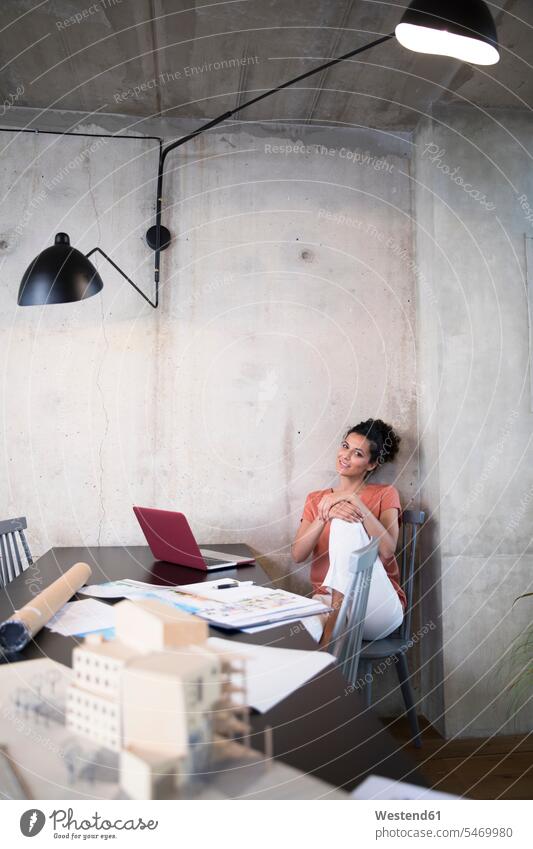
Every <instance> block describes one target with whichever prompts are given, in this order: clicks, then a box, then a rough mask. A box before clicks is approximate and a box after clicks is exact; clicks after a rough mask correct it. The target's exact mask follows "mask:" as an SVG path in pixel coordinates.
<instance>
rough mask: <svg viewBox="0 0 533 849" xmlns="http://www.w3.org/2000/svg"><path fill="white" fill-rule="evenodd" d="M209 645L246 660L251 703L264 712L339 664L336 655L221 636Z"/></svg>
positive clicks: (212, 638)
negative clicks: (225, 638) (263, 644)
mask: <svg viewBox="0 0 533 849" xmlns="http://www.w3.org/2000/svg"><path fill="white" fill-rule="evenodd" d="M207 642H208V644H209V646H210V647H211V648H214V649H216V650H217V651H221V652H228V653H233V654H238V655H240V656H242V657H244V658H245V659H246V684H247V690H248V704H249V706H250V707H252V708H255V709H256V710H258V711H259V712H260V713H266V711H268V710H270V708H272V707H274V705H277V704H278V702H281V701H283V699H285V698H286V697H287V696H289V695H290V694H291V693H293V692H294V691H295V690H297V689H298V687H301V686H302V684H305V682H306V681H309V679H310V678H313V676H314V675H317V674H318V673H319V672H322V671H323V670H324V669H326V668H327V667H328V666H330V665H331V664H332V663H334V662H335V658H334V657H333V655H331V654H327V653H326V652H320V651H300V650H298V649H275V648H271V647H270V646H252V645H249V644H248V643H239V642H238V641H237V640H223V639H220V638H219V637H210V638H209V639H208V641H207Z"/></svg>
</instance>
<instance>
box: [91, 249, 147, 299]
mask: <svg viewBox="0 0 533 849" xmlns="http://www.w3.org/2000/svg"><path fill="white" fill-rule="evenodd" d="M94 253H99V254H102V256H103V257H104V259H107V261H108V262H109V263H111V265H112V266H113V268H115V269H116V270H117V271H118V273H119V274H121V275H122V277H123V278H124V280H127V281H128V283H129V284H130V286H133V288H134V289H135V291H136V292H138V293H139V295H140V296H141V297H142V298H144V300H145V301H146V302H147V303H149V304H150V306H151V307H153V308H154V309H157V306H158V304H159V278H158V277H157V278H156V281H155V301H151V300H150V298H148V297H147V296H146V295H145V294H144V292H143V291H142V290H141V289H139V287H138V286H137V284H136V283H134V282H133V280H131V278H130V277H128V275H127V274H124V272H123V271H122V269H121V268H120V267H119V266H118V265H117V264H116V262H113V260H112V259H111V257H109V256H108V255H107V254H106V253H104V251H103V250H102V248H93V249H92V250H91V251H89V253H88V254H85V256H86V257H87V259H88V258H89V257H90V256H92V254H94Z"/></svg>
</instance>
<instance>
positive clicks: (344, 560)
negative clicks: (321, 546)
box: [303, 519, 403, 640]
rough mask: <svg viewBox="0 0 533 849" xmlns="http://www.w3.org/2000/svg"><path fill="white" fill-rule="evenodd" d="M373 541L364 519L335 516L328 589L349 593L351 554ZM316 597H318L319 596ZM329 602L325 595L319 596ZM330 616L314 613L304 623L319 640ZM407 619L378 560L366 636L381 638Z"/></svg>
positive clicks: (370, 599)
mask: <svg viewBox="0 0 533 849" xmlns="http://www.w3.org/2000/svg"><path fill="white" fill-rule="evenodd" d="M369 542H370V537H369V536H368V534H367V532H366V531H365V529H364V527H363V524H362V523H361V522H345V521H344V520H343V519H332V521H331V528H330V534H329V569H328V573H327V575H326V577H325V579H324V584H323V586H324V588H327V589H328V591H329V592H330V593H331V590H338V591H339V592H341V593H343V595H344V594H345V593H346V590H347V587H348V585H349V582H350V579H351V577H352V576H351V575H350V572H349V571H348V567H349V563H350V555H351V553H352V552H353V551H357V550H358V549H359V548H363V547H364V546H365V545H368V543H369ZM315 597H316V596H315ZM319 598H320V599H321V600H322V601H325V602H326V603H327V598H324V595H321V596H319ZM325 619H326V617H324V616H320V617H319V616H313V617H309V619H307V621H306V620H305V619H304V620H303V622H304V624H305V625H306V627H307V629H308V631H309V632H310V633H311V635H312V636H313V637H315V639H317V640H319V639H320V637H321V636H322V631H323V628H324V624H325ZM402 621H403V608H402V604H401V602H400V599H399V597H398V593H397V592H396V590H395V589H394V587H393V586H392V583H391V581H390V578H389V576H388V575H387V572H386V570H385V567H384V565H383V563H382V562H381V560H380V559H379V557H378V559H377V560H376V562H375V563H374V567H373V569H372V578H371V580H370V589H369V593H368V605H367V609H366V616H365V624H364V627H363V639H365V640H380V639H382V638H383V637H388V636H389V634H391V633H392V632H393V631H395V630H396V628H398V627H399V626H400V625H401V624H402Z"/></svg>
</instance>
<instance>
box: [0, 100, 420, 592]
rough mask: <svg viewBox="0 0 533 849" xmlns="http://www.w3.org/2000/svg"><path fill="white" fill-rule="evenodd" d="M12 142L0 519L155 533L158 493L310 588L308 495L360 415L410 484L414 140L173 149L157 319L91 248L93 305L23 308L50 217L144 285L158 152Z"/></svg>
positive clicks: (321, 482) (295, 140)
mask: <svg viewBox="0 0 533 849" xmlns="http://www.w3.org/2000/svg"><path fill="white" fill-rule="evenodd" d="M47 120H48V121H49V122H50V113H48V116H47ZM83 129H85V130H86V131H88V132H97V131H98V130H104V131H105V130H106V126H105V124H102V126H99V127H96V126H94V125H92V126H85V127H84V128H83ZM167 134H168V135H169V136H170V135H172V136H175V135H177V128H176V127H170V126H169V127H168V128H167ZM0 142H1V144H2V148H3V156H2V157H1V159H0V167H1V168H2V177H1V192H2V196H3V203H2V206H1V209H0V248H1V260H0V262H1V265H0V269H1V270H0V273H1V279H2V291H3V297H2V299H1V302H0V334H1V339H0V344H1V347H2V353H3V355H2V370H3V371H2V421H3V427H2V439H3V447H2V451H1V456H0V464H1V465H0V474H1V477H2V481H3V482H4V483H3V485H2V489H1V494H0V515H1V516H14V515H20V514H25V515H26V516H27V517H28V521H29V526H30V533H29V538H30V542H31V546H32V549H33V552H34V553H35V554H36V555H38V554H40V553H42V552H43V551H45V550H46V549H48V548H49V547H50V546H53V545H75V544H81V543H86V544H102V545H120V544H132V543H141V542H142V541H143V537H142V535H141V532H140V529H139V527H138V526H137V523H136V521H135V519H134V517H133V515H132V512H131V505H132V504H134V503H141V504H142V503H144V504H150V505H157V506H160V507H168V508H175V509H180V510H183V511H184V512H185V513H186V514H187V515H188V517H189V519H190V521H191V523H192V525H193V528H194V530H195V532H196V533H197V535H198V537H199V538H200V539H201V540H202V541H204V542H207V541H219V542H220V541H237V540H245V541H247V542H248V543H250V544H251V546H252V547H253V548H254V549H255V551H256V552H258V553H259V554H260V555H261V556H262V562H263V563H264V564H265V565H266V567H267V568H268V569H269V570H270V572H271V574H272V575H273V576H284V575H286V574H287V573H289V572H290V573H291V575H292V579H291V581H290V582H289V583H290V585H291V586H293V587H295V588H304V587H305V588H307V586H308V585H307V573H308V567H307V566H305V567H301V566H300V567H297V568H295V567H294V565H293V564H292V563H291V561H290V556H289V554H288V546H289V544H290V541H291V540H292V537H293V535H294V532H295V530H296V527H297V525H298V523H299V519H300V515H301V509H302V506H303V502H304V499H305V496H306V494H307V492H309V491H310V490H312V489H317V488H320V487H326V486H329V485H330V483H331V482H332V481H333V480H334V459H335V451H336V447H337V445H338V442H339V440H340V438H341V434H342V431H343V429H344V428H345V427H346V426H347V425H349V424H351V423H355V422H356V421H358V420H360V419H362V418H366V417H368V416H370V415H375V416H381V417H383V418H384V419H386V420H390V421H391V422H392V423H393V424H394V425H396V426H397V427H398V429H399V431H400V432H401V434H402V436H403V439H404V441H403V448H402V452H401V454H400V458H399V461H398V462H397V464H396V466H395V468H389V469H386V470H385V472H384V477H385V478H386V479H388V480H395V481H396V483H397V485H398V486H399V488H400V490H401V493H402V496H403V499H404V501H405V502H407V501H409V499H410V498H411V497H412V495H413V494H414V495H415V496H416V487H417V457H416V448H417V436H416V395H417V392H416V361H415V348H416V344H415V324H414V299H413V292H414V279H413V273H412V263H413V253H412V250H413V249H412V237H413V233H412V217H411V188H410V178H409V167H410V164H409V156H410V143H409V141H408V140H407V139H406V138H403V137H398V136H392V135H388V134H385V133H378V132H375V133H373V132H368V131H363V130H353V131H340V130H327V131H324V130H316V129H312V128H305V129H292V130H291V129H287V128H276V127H268V128H266V127H256V128H255V129H250V130H248V131H247V132H237V131H236V132H232V133H228V132H221V133H219V134H216V135H210V136H209V137H202V138H201V139H199V140H197V141H196V142H195V143H193V144H189V145H188V146H187V147H186V148H184V149H183V150H182V151H180V152H179V153H178V154H177V155H175V156H174V157H173V158H172V157H171V158H170V159H169V174H168V179H167V182H166V186H165V203H166V204H168V205H169V207H170V209H169V211H168V212H167V213H166V215H165V221H166V223H167V224H168V226H169V227H170V229H171V230H172V233H173V236H174V239H173V243H172V246H171V247H170V248H169V249H168V250H167V251H166V252H165V253H164V255H163V263H162V266H163V267H162V280H163V281H164V283H163V286H162V292H161V306H160V309H159V310H158V311H157V312H154V311H153V310H152V309H151V308H150V307H149V306H148V305H146V304H145V303H144V302H143V301H142V299H141V298H139V296H138V295H137V294H136V293H135V292H134V291H133V290H132V289H130V287H129V286H128V284H127V283H125V282H123V281H122V280H121V278H120V277H119V275H118V274H117V273H116V272H115V271H113V269H112V268H110V267H108V266H107V265H106V264H105V262H103V261H100V260H98V261H97V264H98V266H99V268H100V271H101V274H102V276H103V279H104V282H105V287H104V291H103V294H102V295H101V296H97V297H95V298H93V299H90V300H89V301H87V302H84V303H80V304H67V305H58V306H50V307H47V308H38V307H36V308H24V309H22V308H18V307H17V306H16V295H17V289H18V284H19V281H20V277H21V275H22V272H23V271H24V269H25V267H26V266H27V264H28V263H29V262H30V260H31V259H32V258H33V257H34V255H35V254H36V253H37V252H38V251H39V250H41V249H43V248H44V247H46V246H47V245H49V244H51V242H52V241H53V237H54V234H55V232H57V231H59V230H66V231H67V232H69V233H70V235H71V238H72V242H73V244H75V245H76V246H78V247H80V248H81V249H83V250H84V251H87V250H89V249H90V248H92V247H93V246H95V245H100V246H101V247H102V249H103V250H105V251H106V252H108V253H109V254H110V255H111V256H112V257H113V259H114V260H115V261H117V262H118V263H119V264H120V265H121V266H122V267H123V268H124V270H125V271H127V273H129V274H130V275H131V276H132V277H133V278H134V279H135V280H136V281H137V283H138V284H139V285H140V286H142V288H143V289H145V290H146V291H147V292H149V293H151V290H152V264H153V255H152V254H151V252H150V251H149V250H148V249H147V248H146V247H145V246H144V244H143V241H142V237H143V234H144V231H145V230H146V227H147V225H148V224H150V223H152V215H153V207H154V199H155V186H154V183H153V178H154V175H155V172H156V163H157V151H156V147H155V146H154V142H149V141H142V140H125V139H122V140H111V141H107V142H102V143H101V144H100V145H97V146H96V147H95V148H94V150H92V151H91V150H89V152H88V153H87V151H88V149H89V148H90V146H91V145H92V144H94V142H92V141H91V140H90V139H77V138H63V139H59V138H58V137H55V136H33V135H21V136H19V137H17V136H16V135H15V134H6V133H2V134H1V138H0ZM61 175H62V176H61ZM54 178H55V179H54Z"/></svg>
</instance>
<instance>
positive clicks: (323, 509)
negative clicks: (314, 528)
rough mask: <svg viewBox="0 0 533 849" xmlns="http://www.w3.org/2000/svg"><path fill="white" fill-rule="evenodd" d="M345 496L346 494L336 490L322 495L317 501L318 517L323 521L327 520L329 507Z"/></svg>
mask: <svg viewBox="0 0 533 849" xmlns="http://www.w3.org/2000/svg"><path fill="white" fill-rule="evenodd" d="M346 498H347V496H346V495H341V494H340V493H338V492H330V493H329V495H324V496H323V497H322V498H321V499H320V501H319V502H318V518H320V519H322V521H323V522H327V521H328V518H329V511H330V510H331V508H332V507H333V506H334V505H335V504H338V503H339V501H345V500H346Z"/></svg>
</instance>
